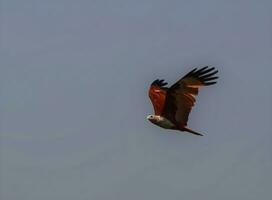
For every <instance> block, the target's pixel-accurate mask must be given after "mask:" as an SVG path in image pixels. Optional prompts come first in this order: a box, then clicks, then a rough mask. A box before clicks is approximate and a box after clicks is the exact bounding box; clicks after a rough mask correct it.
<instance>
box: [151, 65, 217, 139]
mask: <svg viewBox="0 0 272 200" xmlns="http://www.w3.org/2000/svg"><path fill="white" fill-rule="evenodd" d="M217 73H218V70H216V69H215V68H214V67H209V66H206V67H202V68H200V69H198V68H194V69H193V70H191V71H190V72H189V73H187V74H186V75H185V76H183V77H182V78H181V79H179V80H178V81H177V82H176V83H174V84H173V85H172V86H171V87H166V85H167V84H168V83H167V82H165V81H164V79H156V80H155V81H153V82H152V83H151V85H150V87H149V91H148V96H149V98H150V100H151V103H152V105H153V108H154V112H155V114H153V115H148V116H147V119H148V120H149V121H150V122H151V123H153V124H155V125H157V126H159V127H161V128H164V129H172V130H178V131H182V132H183V131H186V132H189V133H192V134H194V135H198V136H203V134H202V133H199V132H197V131H194V130H192V129H190V128H189V127H187V122H188V117H189V114H190V112H191V110H192V107H193V106H194V105H195V101H196V99H195V97H196V96H197V94H198V90H199V88H201V87H203V86H210V85H214V84H215V83H216V79H218V76H215V75H216V74H217Z"/></svg>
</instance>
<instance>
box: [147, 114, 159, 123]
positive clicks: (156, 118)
mask: <svg viewBox="0 0 272 200" xmlns="http://www.w3.org/2000/svg"><path fill="white" fill-rule="evenodd" d="M146 119H148V120H149V121H150V122H152V123H155V124H156V122H157V121H159V116H157V115H148V116H147V117H146Z"/></svg>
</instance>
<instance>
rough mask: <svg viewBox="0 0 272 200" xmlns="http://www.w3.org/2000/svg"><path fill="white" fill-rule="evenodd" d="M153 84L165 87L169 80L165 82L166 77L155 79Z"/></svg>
mask: <svg viewBox="0 0 272 200" xmlns="http://www.w3.org/2000/svg"><path fill="white" fill-rule="evenodd" d="M151 85H152V86H159V87H163V86H165V85H167V82H164V79H161V80H160V79H156V80H155V81H153V82H152V83H151Z"/></svg>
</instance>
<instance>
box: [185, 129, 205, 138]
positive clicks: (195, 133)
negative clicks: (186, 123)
mask: <svg viewBox="0 0 272 200" xmlns="http://www.w3.org/2000/svg"><path fill="white" fill-rule="evenodd" d="M182 131H187V132H189V133H192V134H194V135H199V136H203V134H201V133H198V132H196V131H193V130H191V129H189V128H188V127H183V128H182Z"/></svg>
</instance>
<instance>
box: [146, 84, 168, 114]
mask: <svg viewBox="0 0 272 200" xmlns="http://www.w3.org/2000/svg"><path fill="white" fill-rule="evenodd" d="M165 85H167V83H166V82H164V80H159V79H157V80H155V81H154V82H153V83H152V84H151V86H150V88H149V92H148V95H149V98H150V100H151V102H152V105H153V108H154V112H155V115H161V113H162V110H163V107H164V103H165V98H166V92H167V89H168V88H166V87H164V86H165Z"/></svg>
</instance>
